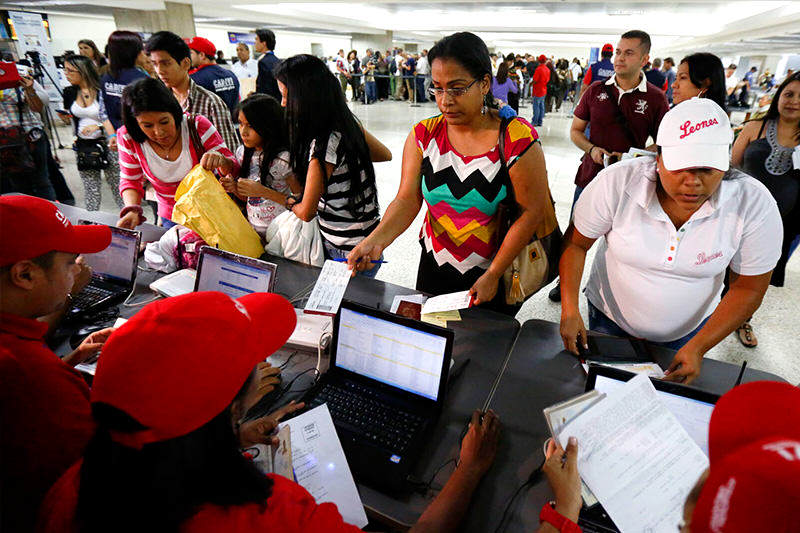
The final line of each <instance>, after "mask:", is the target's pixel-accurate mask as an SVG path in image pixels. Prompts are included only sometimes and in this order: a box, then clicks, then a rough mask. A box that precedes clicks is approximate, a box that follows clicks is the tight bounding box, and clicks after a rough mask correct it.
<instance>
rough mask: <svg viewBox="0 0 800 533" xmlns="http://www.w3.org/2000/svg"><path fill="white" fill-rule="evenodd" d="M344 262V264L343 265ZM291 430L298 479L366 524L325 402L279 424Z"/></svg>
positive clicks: (353, 521) (318, 497)
mask: <svg viewBox="0 0 800 533" xmlns="http://www.w3.org/2000/svg"><path fill="white" fill-rule="evenodd" d="M345 266H347V265H345ZM283 427H289V428H290V429H291V434H292V437H291V438H292V465H293V466H294V476H295V478H296V479H297V482H298V483H299V484H300V485H302V487H303V488H304V489H306V490H307V491H308V492H310V493H311V495H312V496H313V497H314V500H316V502H317V503H318V504H319V503H325V502H332V503H335V504H336V507H338V508H339V513H340V514H341V515H342V518H344V521H345V522H347V523H348V524H353V525H354V526H356V527H359V528H363V527H364V526H366V525H367V522H368V520H367V515H366V513H365V512H364V505H363V504H362V503H361V498H360V497H359V495H358V490H356V484H355V481H353V475H352V474H351V473H350V467H349V466H348V465H347V459H346V458H345V456H344V451H343V450H342V445H341V443H340V442H339V436H338V435H337V434H336V428H334V427H333V420H332V419H331V414H330V411H328V406H327V405H325V404H323V405H320V406H319V407H316V408H314V409H311V410H310V411H306V412H305V413H303V414H301V415H299V416H297V417H295V418H292V419H291V420H289V421H287V422H284V423H283V424H281V428H283Z"/></svg>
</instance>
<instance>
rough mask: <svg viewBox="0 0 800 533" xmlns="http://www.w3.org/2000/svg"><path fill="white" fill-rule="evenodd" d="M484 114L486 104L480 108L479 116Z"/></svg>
mask: <svg viewBox="0 0 800 533" xmlns="http://www.w3.org/2000/svg"><path fill="white" fill-rule="evenodd" d="M485 114H486V104H483V107H481V115H485Z"/></svg>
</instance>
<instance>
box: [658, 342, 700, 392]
mask: <svg viewBox="0 0 800 533" xmlns="http://www.w3.org/2000/svg"><path fill="white" fill-rule="evenodd" d="M702 366H703V354H702V353H700V352H698V351H697V350H695V349H693V348H692V347H691V344H687V345H685V346H684V347H683V348H681V349H680V350H678V353H676V354H675V357H674V358H673V359H672V363H670V365H669V368H667V370H666V371H665V372H664V374H665V376H666V377H665V378H664V379H665V380H666V381H677V382H679V383H684V384H686V385H688V384H689V383H691V382H692V381H694V380H695V379H697V376H699V375H700V368H701V367H702Z"/></svg>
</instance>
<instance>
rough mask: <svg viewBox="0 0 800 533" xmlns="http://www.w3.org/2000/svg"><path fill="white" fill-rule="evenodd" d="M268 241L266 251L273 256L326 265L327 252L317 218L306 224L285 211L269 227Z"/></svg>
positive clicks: (319, 265) (309, 263) (315, 264)
mask: <svg viewBox="0 0 800 533" xmlns="http://www.w3.org/2000/svg"><path fill="white" fill-rule="evenodd" d="M266 240H267V245H266V246H265V247H264V249H265V250H266V251H267V252H268V253H270V254H272V255H277V256H279V257H285V258H286V259H290V260H292V261H297V262H299V263H305V264H307V265H313V266H318V267H321V266H322V265H323V263H325V250H324V247H323V245H322V235H321V234H320V232H319V222H318V221H317V218H316V217H314V220H312V221H311V222H305V221H303V220H301V219H300V218H298V217H297V215H295V214H294V213H292V212H291V211H285V212H283V213H281V214H280V215H278V216H277V217H275V220H273V221H272V223H271V224H270V225H269V227H267V232H266Z"/></svg>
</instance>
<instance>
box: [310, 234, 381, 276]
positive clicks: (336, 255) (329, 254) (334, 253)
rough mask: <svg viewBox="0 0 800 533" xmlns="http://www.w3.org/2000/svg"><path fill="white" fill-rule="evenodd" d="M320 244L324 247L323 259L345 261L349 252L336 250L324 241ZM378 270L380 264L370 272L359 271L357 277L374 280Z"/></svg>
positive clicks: (340, 249)
mask: <svg viewBox="0 0 800 533" xmlns="http://www.w3.org/2000/svg"><path fill="white" fill-rule="evenodd" d="M322 244H323V245H324V246H325V259H347V254H349V253H350V251H349V250H343V249H342V248H337V247H335V246H334V245H332V244H331V243H329V242H328V241H326V240H325V239H323V240H322ZM381 260H383V255H381ZM380 269H381V263H376V264H375V266H373V267H372V268H371V269H370V270H363V271H359V273H358V275H359V276H364V277H366V278H374V277H375V276H376V275H377V274H378V270H380Z"/></svg>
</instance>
